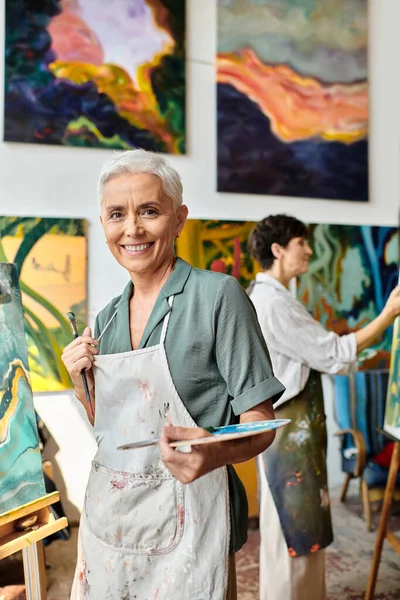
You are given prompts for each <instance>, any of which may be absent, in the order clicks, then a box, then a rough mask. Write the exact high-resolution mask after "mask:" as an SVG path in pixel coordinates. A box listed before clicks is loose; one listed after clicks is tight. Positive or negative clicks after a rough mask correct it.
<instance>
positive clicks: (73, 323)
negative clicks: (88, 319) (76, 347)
mask: <svg viewBox="0 0 400 600" xmlns="http://www.w3.org/2000/svg"><path fill="white" fill-rule="evenodd" d="M67 317H68V321H69V324H70V325H71V329H72V333H73V335H74V337H75V338H77V337H78V335H79V334H78V328H77V326H76V321H75V315H74V313H73V312H68V313H67Z"/></svg>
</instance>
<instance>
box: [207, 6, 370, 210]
mask: <svg viewBox="0 0 400 600" xmlns="http://www.w3.org/2000/svg"><path fill="white" fill-rule="evenodd" d="M367 41H368V21H367V0H218V54H217V115H218V116H217V121H218V190H220V191H225V192H238V193H240V192H242V193H256V194H270V195H282V196H301V197H313V198H328V199H339V200H353V201H366V200H368V82H367ZM338 173H340V177H338V176H337V174H338Z"/></svg>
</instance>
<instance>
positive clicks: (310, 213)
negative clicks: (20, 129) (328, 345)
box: [0, 0, 400, 516]
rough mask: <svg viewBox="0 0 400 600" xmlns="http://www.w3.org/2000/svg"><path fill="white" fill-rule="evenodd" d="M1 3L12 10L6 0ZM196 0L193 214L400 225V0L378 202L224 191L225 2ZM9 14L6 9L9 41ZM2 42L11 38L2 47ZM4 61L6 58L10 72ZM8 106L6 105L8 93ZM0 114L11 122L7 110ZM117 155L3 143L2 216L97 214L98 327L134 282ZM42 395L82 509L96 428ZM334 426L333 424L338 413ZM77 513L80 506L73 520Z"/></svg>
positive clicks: (192, 19) (191, 73) (191, 29)
mask: <svg viewBox="0 0 400 600" xmlns="http://www.w3.org/2000/svg"><path fill="white" fill-rule="evenodd" d="M1 5H2V6H3V7H4V0H2V2H1ZM187 5H188V27H187V29H188V34H187V40H188V44H187V45H188V52H187V56H188V65H187V76H188V78H187V81H188V86H187V100H188V101H187V122H188V127H187V134H188V154H187V155H186V156H181V157H179V156H175V157H171V163H172V164H173V165H174V166H175V167H176V168H177V169H178V171H179V172H180V173H181V175H182V177H183V183H184V190H185V201H186V203H187V204H188V205H189V209H190V216H191V217H193V218H222V219H237V220H241V219H244V220H258V219H260V218H262V217H263V216H265V215H266V214H268V213H273V212H278V211H280V212H282V211H284V212H287V213H289V214H293V215H295V216H297V217H299V218H301V219H302V220H304V221H314V222H315V221H320V222H331V223H332V222H337V223H354V224H373V225H378V224H380V225H394V224H396V223H397V218H398V207H399V196H400V177H399V168H398V167H399V163H400V161H399V159H400V148H399V106H400V102H399V99H400V78H399V77H398V57H399V56H400V36H399V33H398V23H399V22H400V2H399V0H371V1H370V90H371V93H370V100H371V113H370V116H371V134H370V142H371V144H370V173H371V185H370V189H371V200H370V202H368V203H366V204H357V203H352V202H339V201H324V200H311V199H310V200H307V199H300V198H283V197H276V196H255V195H239V194H220V193H217V192H216V191H215V181H216V160H215V158H216V157H215V148H216V134H215V120H216V117H215V74H214V61H215V47H216V33H215V32H216V0H187ZM3 12H4V11H1V15H0V18H1V36H2V37H4V32H3V30H4V17H3ZM3 47H4V42H3V39H2V40H1V43H0V48H1V49H3ZM1 51H2V52H3V50H1ZM3 63H4V60H3V57H1V58H0V69H1V77H3V72H4V67H3ZM0 102H1V103H2V102H3V97H2V94H0ZM0 115H1V117H0V118H1V119H2V117H3V108H2V106H1V107H0ZM1 129H2V127H1ZM109 155H110V152H109V151H106V150H91V149H83V148H63V147H55V146H38V145H23V144H14V143H4V142H0V214H2V215H25V216H28V215H37V216H71V217H83V218H86V219H88V222H89V232H88V242H89V249H88V250H89V285H88V288H89V324H93V321H94V317H95V315H96V313H97V312H98V311H99V310H100V309H101V308H102V307H103V306H104V305H105V304H106V303H107V302H108V301H109V299H110V298H112V297H113V296H115V295H117V294H119V293H120V291H121V289H122V287H123V286H124V285H125V282H126V279H127V278H126V274H125V273H124V272H123V271H122V269H121V268H120V267H119V266H118V265H117V264H116V263H115V262H114V259H113V258H112V257H111V256H110V255H109V254H108V251H107V248H106V245H105V243H104V240H103V235H102V231H101V229H100V225H99V221H98V207H97V204H96V196H95V186H96V180H97V176H98V173H99V170H100V167H101V165H102V163H103V162H104V160H105V159H106V158H107V157H108V156H109ZM338 176H340V174H338ZM325 387H326V390H327V393H328V406H327V412H328V414H329V413H330V405H329V395H330V387H329V382H325ZM35 401H36V404H37V408H38V410H39V412H40V413H41V415H42V417H43V419H44V420H45V422H46V424H47V426H48V427H49V429H50V430H51V431H52V432H53V434H54V436H55V437H56V440H57V444H58V446H59V448H60V450H59V451H58V453H57V460H58V463H59V466H60V467H61V469H62V471H63V473H64V477H65V480H66V484H67V488H68V493H69V497H70V500H71V502H72V504H73V505H75V506H77V507H78V508H80V507H81V505H82V499H83V491H84V481H85V478H86V475H87V471H88V468H89V462H90V456H91V455H92V454H93V452H94V443H93V440H92V438H91V434H90V432H89V428H88V427H87V426H86V424H85V423H84V417H82V415H81V413H80V412H79V409H78V408H77V407H76V405H75V403H74V402H73V400H72V399H71V395H70V394H57V395H42V396H37V397H36V399H35ZM328 427H329V430H331V428H332V419H331V416H330V417H329V423H328ZM334 443H335V442H334ZM330 446H331V452H330V455H329V472H330V481H331V484H336V483H338V481H340V480H341V476H340V474H339V473H338V467H337V453H336V452H335V448H334V445H333V444H332V443H331V445H330ZM80 453H82V456H81V455H80ZM75 514H76V513H75V512H74V511H73V510H72V509H71V512H70V516H71V515H72V516H74V515H75Z"/></svg>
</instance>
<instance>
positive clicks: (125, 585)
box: [71, 297, 230, 600]
mask: <svg viewBox="0 0 400 600" xmlns="http://www.w3.org/2000/svg"><path fill="white" fill-rule="evenodd" d="M172 301H173V297H171V298H170V299H169V304H170V307H171V308H172ZM170 314H171V311H170V312H169V313H168V314H167V315H166V316H165V318H164V322H163V327H162V333H161V339H160V343H159V345H157V346H153V347H151V348H144V349H140V350H135V351H131V352H123V353H120V354H107V355H101V356H96V357H95V360H94V376H95V384H96V387H95V389H96V414H95V425H94V429H95V435H96V440H97V443H98V451H97V453H96V456H95V458H94V460H93V464H92V470H91V473H90V476H89V482H88V486H87V490H86V497H85V506H84V511H83V513H82V518H81V524H80V530H79V542H78V560H77V566H76V571H75V578H74V583H73V588H72V593H71V600H83V599H85V600H133V599H135V600H178V599H179V600H186V599H187V600H189V599H190V600H223V599H224V598H225V595H226V590H227V580H228V554H229V531H230V525H229V492H228V481H227V470H226V468H220V469H217V470H215V471H213V472H212V473H209V474H207V475H205V476H203V477H201V478H200V479H198V480H197V481H194V482H193V483H190V484H187V485H183V484H181V483H180V482H179V481H178V480H177V479H175V478H174V477H173V476H172V475H171V473H170V472H169V471H168V470H167V469H166V468H165V466H164V464H163V463H162V461H161V458H160V451H159V448H158V446H150V447H147V448H140V449H136V450H116V448H117V446H119V445H121V444H124V443H127V442H134V441H139V440H143V439H148V438H152V437H155V436H159V434H160V432H161V428H162V427H163V425H164V424H165V416H166V413H167V412H168V411H169V414H170V417H171V420H172V423H173V424H174V425H179V426H182V427H193V426H195V425H196V424H195V422H194V421H193V419H192V418H191V416H190V415H189V413H188V412H187V410H186V408H185V406H184V404H183V403H182V401H181V399H180V398H179V396H178V393H177V391H176V389H175V386H174V383H173V381H172V378H171V374H170V371H169V367H168V362H167V357H166V354H165V347H164V342H165V336H166V332H167V327H168V321H169V316H170ZM114 316H115V315H114ZM184 368H185V366H184V365H182V369H184Z"/></svg>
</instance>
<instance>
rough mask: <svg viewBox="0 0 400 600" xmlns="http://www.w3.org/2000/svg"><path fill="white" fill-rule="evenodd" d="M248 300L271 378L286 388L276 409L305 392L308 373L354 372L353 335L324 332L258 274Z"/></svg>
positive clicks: (287, 295) (280, 287)
mask: <svg viewBox="0 0 400 600" xmlns="http://www.w3.org/2000/svg"><path fill="white" fill-rule="evenodd" d="M250 297H251V300H252V301H253V304H254V306H255V308H256V311H257V315H258V320H259V322H260V326H261V330H262V332H263V334H264V337H265V340H266V342H267V346H268V350H269V352H270V355H271V362H272V366H273V369H274V374H275V376H276V377H277V378H278V379H279V381H281V382H282V383H283V385H284V386H285V387H286V391H285V393H284V394H283V396H282V397H281V398H280V399H279V401H278V402H277V403H276V404H275V405H274V406H275V408H276V407H277V406H280V405H281V404H282V403H283V402H285V401H286V400H290V399H291V398H294V397H295V396H297V394H299V393H300V392H301V391H302V390H303V389H304V387H305V385H306V383H307V380H308V377H309V374H310V369H315V370H316V371H320V372H321V373H331V374H338V373H349V372H350V371H356V370H357V343H356V337H355V335H354V333H350V334H348V335H341V336H340V335H337V334H336V333H334V332H333V331H327V330H326V329H324V327H323V326H322V325H321V323H319V322H318V321H316V320H315V319H314V318H313V317H312V316H311V315H310V314H309V313H308V312H307V310H306V309H305V307H304V306H303V305H302V304H301V303H300V302H298V301H297V300H295V298H293V296H292V294H291V293H290V292H289V290H287V289H286V288H285V286H284V285H282V284H281V283H280V282H279V281H277V280H276V279H275V278H274V277H271V276H270V275H267V274H266V273H258V275H257V276H256V283H255V285H254V288H253V289H252V291H251V293H250Z"/></svg>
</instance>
